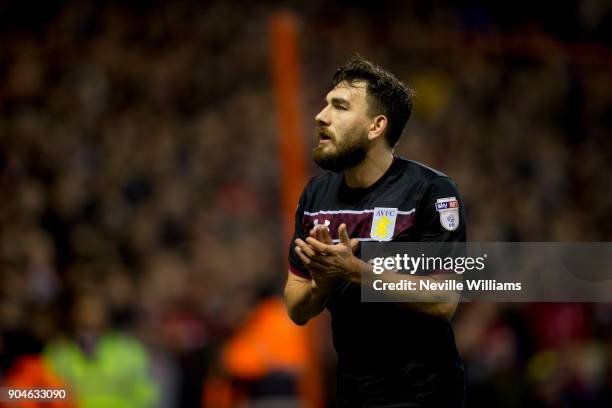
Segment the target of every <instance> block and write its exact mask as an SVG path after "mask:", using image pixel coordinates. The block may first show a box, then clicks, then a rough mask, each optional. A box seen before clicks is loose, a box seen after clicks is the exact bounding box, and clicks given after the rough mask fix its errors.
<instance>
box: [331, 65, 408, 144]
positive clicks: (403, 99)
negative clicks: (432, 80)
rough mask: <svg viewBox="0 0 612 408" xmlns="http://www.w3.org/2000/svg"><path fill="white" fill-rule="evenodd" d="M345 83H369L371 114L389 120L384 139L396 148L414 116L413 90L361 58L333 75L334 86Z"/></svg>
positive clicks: (367, 89) (367, 91) (368, 92)
mask: <svg viewBox="0 0 612 408" xmlns="http://www.w3.org/2000/svg"><path fill="white" fill-rule="evenodd" d="M343 81H346V82H348V83H349V84H353V83H355V82H358V81H365V82H366V83H367V88H366V95H367V96H368V98H369V110H370V113H371V114H374V115H380V114H383V115H385V116H386V117H387V119H388V123H387V129H386V131H385V139H386V140H387V143H388V144H389V146H391V147H393V146H395V145H396V144H397V142H398V140H399V138H400V136H401V135H402V132H403V131H404V127H405V126H406V122H408V119H410V115H411V114H412V99H413V95H414V93H413V91H412V90H411V89H410V88H408V87H407V86H406V85H404V84H403V83H402V82H401V81H400V80H399V79H397V78H396V77H395V76H394V75H393V74H391V73H390V72H387V71H385V70H384V69H382V68H381V67H379V66H377V65H374V64H373V63H371V62H370V61H368V60H366V59H364V58H362V57H361V56H359V55H356V56H355V57H353V58H351V60H350V61H349V62H347V63H346V64H345V65H344V66H342V67H340V68H338V70H337V71H336V73H335V74H334V79H333V84H334V86H336V85H338V84H339V83H341V82H343Z"/></svg>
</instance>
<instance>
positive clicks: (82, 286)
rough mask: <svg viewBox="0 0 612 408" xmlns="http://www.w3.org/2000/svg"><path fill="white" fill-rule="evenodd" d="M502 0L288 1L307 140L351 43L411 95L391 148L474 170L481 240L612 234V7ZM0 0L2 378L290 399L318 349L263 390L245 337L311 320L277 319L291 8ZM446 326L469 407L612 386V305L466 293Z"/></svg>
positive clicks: (174, 397)
mask: <svg viewBox="0 0 612 408" xmlns="http://www.w3.org/2000/svg"><path fill="white" fill-rule="evenodd" d="M253 3H256V2H253ZM438 3H439V4H438ZM350 4H352V3H350ZM504 4H505V2H502V4H501V5H498V6H497V8H493V6H490V5H489V6H486V5H482V4H481V2H478V1H464V2H459V3H458V4H455V3H453V4H452V5H451V4H447V3H446V2H436V6H435V7H434V6H432V5H431V3H430V2H425V1H418V2H414V4H410V5H408V4H405V5H401V6H399V5H393V4H392V2H382V3H380V4H379V5H377V6H376V7H374V6H368V5H366V4H365V3H364V4H358V5H353V8H350V7H349V3H348V2H346V3H345V4H342V3H340V4H338V5H334V6H325V5H323V3H322V2H312V3H311V2H309V3H308V5H296V6H295V11H296V15H297V17H298V19H297V20H298V21H299V24H300V27H299V32H300V52H301V56H302V64H301V67H302V85H303V99H304V106H305V111H304V115H303V123H302V124H301V126H303V128H304V133H305V134H307V135H310V134H311V133H312V125H313V123H314V121H313V119H312V118H314V115H315V114H316V112H318V110H319V109H320V108H321V107H322V103H323V97H324V95H325V93H326V92H327V90H328V89H329V86H330V83H331V76H332V74H333V72H334V70H335V68H336V67H337V66H338V65H340V64H341V63H342V62H344V61H345V60H346V59H347V58H348V57H350V56H351V55H353V54H354V53H355V52H359V53H361V54H362V55H364V56H366V57H369V58H371V59H373V60H375V61H376V62H378V63H380V64H381V65H383V66H384V67H386V68H388V69H389V70H390V71H392V72H394V73H395V74H396V75H397V76H398V77H399V78H400V79H402V80H405V81H406V82H407V83H408V84H409V85H410V86H411V87H412V88H414V89H415V91H416V93H417V97H416V102H415V106H416V108H415V113H414V116H413V118H412V119H411V121H410V122H409V124H408V127H407V130H406V133H405V135H404V138H403V139H402V141H401V143H400V145H399V146H398V149H397V153H399V154H400V155H403V156H405V157H408V158H411V159H415V160H417V161H420V162H423V163H425V164H427V165H429V166H432V167H434V168H438V169H440V170H442V171H444V172H445V173H447V174H449V175H450V176H451V177H452V178H453V179H454V180H455V181H456V182H457V184H458V186H459V189H460V191H461V192H462V195H463V200H464V201H465V203H466V205H467V210H468V220H469V225H468V237H469V239H470V240H471V241H611V240H612V218H611V217H610V214H609V210H610V209H612V194H610V189H611V188H612V178H611V177H610V173H611V170H612V138H610V130H611V129H612V94H611V93H610V92H609V89H612V74H611V72H612V71H611V68H612V51H610V50H609V49H608V48H606V46H608V45H612V32H610V29H609V27H610V24H608V22H609V21H610V20H611V19H612V7H610V6H607V5H606V4H605V2H599V1H595V0H591V1H586V2H580V4H578V2H569V3H568V4H571V5H573V6H570V5H568V4H565V5H564V6H562V7H559V8H558V9H556V10H555V11H554V12H553V11H550V10H549V9H548V8H547V7H544V6H542V5H538V6H537V7H536V8H535V9H534V10H531V9H529V7H528V5H527V3H526V2H524V4H523V6H524V7H510V6H504ZM0 7H2V10H1V13H0V15H1V16H2V17H1V18H0V21H1V24H0V83H1V84H2V86H0V146H1V148H0V188H1V191H2V193H3V194H2V200H1V201H0V378H2V383H5V384H6V383H10V384H39V385H40V384H47V385H48V386H50V385H52V384H66V386H68V387H75V388H78V389H80V390H82V394H83V395H87V396H88V399H87V398H85V397H83V398H85V399H87V401H85V400H83V401H80V402H78V401H79V400H77V399H75V401H77V403H76V404H77V406H78V404H82V406H88V407H98V406H99V407H102V406H103V407H124V406H125V407H178V406H180V407H196V406H219V407H221V406H232V404H234V406H235V403H233V402H231V401H230V400H232V398H234V399H233V401H236V400H240V401H245V400H249V399H251V400H252V399H254V397H253V395H256V394H257V395H260V393H264V394H265V393H266V392H268V393H274V392H278V393H284V394H291V393H294V394H296V393H297V392H298V391H296V385H295V381H294V380H295V378H293V379H292V376H294V377H296V378H297V377H299V376H300V375H301V374H300V372H299V365H300V364H301V363H302V362H303V360H304V355H305V354H304V355H303V353H302V354H299V353H298V354H299V355H289V356H284V355H283V357H282V360H283V364H285V366H287V367H288V366H289V365H291V364H293V365H292V366H291V368H287V370H286V371H287V372H285V373H284V374H283V373H281V374H279V373H276V372H275V373H273V374H274V375H273V376H271V377H270V378H273V379H274V380H275V381H270V382H268V383H266V382H265V381H260V382H259V383H258V384H257V386H254V385H253V384H254V383H255V381H254V378H255V377H257V376H262V375H263V374H262V373H261V372H260V371H261V370H259V368H253V367H254V365H257V363H256V362H254V363H253V365H251V366H248V367H245V366H244V361H245V360H244V359H241V358H238V357H239V356H242V355H245V354H246V355H249V351H248V349H244V348H242V344H241V343H240V341H238V340H237V337H240V336H241V335H244V336H243V337H240V338H248V339H251V338H252V337H250V336H255V335H254V334H252V333H254V332H255V331H257V330H258V331H257V332H258V333H259V332H263V333H265V332H267V331H269V330H268V328H269V327H283V330H285V331H283V334H282V335H279V336H280V337H278V338H277V339H276V340H277V341H278V339H279V338H282V339H288V338H292V339H296V338H298V337H299V336H300V335H301V334H300V333H301V332H295V333H294V332H292V331H291V330H292V329H291V326H288V327H285V326H283V325H284V324H285V323H284V321H282V322H281V321H280V320H278V325H277V326H274V325H273V326H268V325H267V324H272V323H270V322H274V324H277V323H276V322H277V320H276V319H277V317H275V316H276V315H274V313H275V312H276V311H277V310H279V309H278V308H277V306H278V305H277V304H275V303H274V302H272V303H270V299H274V298H273V297H271V296H274V295H278V294H279V293H280V289H281V288H282V286H283V284H284V274H285V271H286V249H285V248H284V247H283V245H284V242H285V237H283V228H282V225H281V224H282V217H281V214H280V203H279V190H280V188H281V187H280V185H279V179H280V178H279V175H278V172H279V164H278V158H277V156H278V153H277V148H276V143H277V137H278V136H277V128H276V123H277V122H276V120H277V118H276V113H275V112H276V111H275V106H274V99H273V92H272V86H273V84H272V81H271V78H270V74H269V71H270V67H269V64H270V53H271V50H270V46H269V44H270V43H269V39H268V34H269V33H268V19H269V17H270V15H271V13H273V12H274V11H275V10H276V6H273V5H272V4H271V3H267V2H262V3H257V4H252V3H250V2H237V3H234V4H231V3H229V2H220V1H213V2H207V3H205V4H204V3H199V2H189V1H180V2H134V3H133V4H132V5H130V6H127V5H124V4H122V3H120V2H108V3H104V4H101V3H97V2H76V1H75V2H67V3H62V2H45V4H44V5H39V4H37V2H31V1H30V2H27V1H26V2H12V1H10V2H5V3H3V4H2V6H0ZM370 7H372V8H370ZM551 7H552V6H551ZM555 7H556V5H555ZM33 9H36V12H35V13H31V11H32V10H33ZM529 50H531V51H529ZM533 50H537V52H533ZM523 51H525V52H523ZM528 51H529V52H528ZM304 144H305V146H306V148H309V147H310V146H311V145H312V142H311V141H310V139H308V140H305V141H304ZM311 170H312V172H313V173H314V172H316V169H315V168H314V167H312V168H311ZM260 306H261V308H260ZM281 309H282V308H281ZM254 311H255V312H257V313H255V314H256V315H257V317H258V318H260V320H258V321H261V322H266V324H263V323H262V324H261V325H258V324H253V319H254V317H253V314H254ZM281 320H282V319H281ZM255 326H256V327H257V329H254V328H253V329H252V330H251V328H252V327H255ZM454 326H455V330H456V337H457V343H458V346H459V348H460V351H461V352H462V355H463V357H464V360H465V364H466V372H467V381H468V384H467V385H468V406H474V407H476V406H489V405H490V404H492V403H495V404H496V405H497V406H499V407H516V406H542V407H574V406H576V407H577V406H580V407H600V406H601V407H603V406H610V405H611V404H612V307H611V306H610V305H608V304H579V303H567V304H552V303H546V304H493V303H491V304H463V305H462V306H461V307H460V309H459V312H458V314H457V316H456V318H455V322H454ZM245 333H247V334H245ZM268 334H270V333H268ZM283 336H286V337H283ZM326 336H327V335H326ZM273 337H274V336H273ZM323 337H324V340H323V341H322V343H323V348H324V349H325V350H324V352H323V356H332V355H333V353H332V352H330V351H329V350H328V349H329V347H330V346H329V341H328V340H329V339H328V338H327V337H325V336H323ZM270 341H273V340H270ZM264 343H265V344H266V345H269V342H264ZM287 344H288V343H287ZM292 344H296V343H292ZM266 345H264V346H262V347H265V346H266ZM275 347H276V346H275ZM300 347H303V348H304V350H305V349H306V348H307V346H304V345H302V346H300ZM228 348H229V349H230V351H228ZM278 348H280V349H282V347H280V346H279V347H276V348H275V350H277V349H278ZM285 348H287V345H286V344H285ZM230 352H233V353H234V354H232V355H231V356H228V353H230ZM242 353H245V354H242ZM280 353H281V354H282V353H283V352H282V350H281V351H280ZM304 353H306V351H304ZM118 356H119V357H118ZM237 356H238V357H237ZM236 362H237V363H236ZM288 362H290V363H291V364H289V363H288ZM324 362H327V363H326V364H324V366H325V367H328V366H329V367H333V364H332V362H329V361H327V357H325V361H324ZM234 363H235V364H234ZM241 364H242V366H241ZM281 365H282V364H281ZM238 366H240V367H238ZM257 367H259V366H257ZM296 367H297V368H298V369H296ZM241 373H243V374H244V373H248V374H244V377H245V378H240V377H241ZM43 374H44V375H43ZM268 374H270V373H268ZM289 374H291V375H289ZM333 375H334V374H333V372H327V371H326V372H325V373H324V375H323V376H324V378H329V379H333ZM28 381H29V382H28ZM330 381H331V380H330ZM330 381H328V382H327V383H330ZM228 384H229V388H230V389H231V390H234V396H233V397H231V396H230V397H228V396H227V395H226V394H224V393H223V392H220V391H219V390H220V389H226V388H227V386H228ZM236 384H238V385H236ZM270 384H275V385H270ZM278 384H286V386H285V387H284V388H283V387H281V388H282V389H281V390H277V389H275V387H277V386H278ZM224 387H225V388H224ZM332 388H333V387H329V389H327V388H326V391H327V392H328V393H331V392H332ZM236 389H239V390H240V392H238V393H237V392H235V390H236ZM88 390H89V391H88ZM262 390H263V391H262ZM228 392H229V393H230V394H231V393H232V391H228ZM235 394H240V395H239V398H238V397H236V396H235ZM228 401H229V402H228ZM284 404H285V405H281V406H285V407H289V406H291V405H290V402H287V401H285V402H284ZM262 406H263V405H262Z"/></svg>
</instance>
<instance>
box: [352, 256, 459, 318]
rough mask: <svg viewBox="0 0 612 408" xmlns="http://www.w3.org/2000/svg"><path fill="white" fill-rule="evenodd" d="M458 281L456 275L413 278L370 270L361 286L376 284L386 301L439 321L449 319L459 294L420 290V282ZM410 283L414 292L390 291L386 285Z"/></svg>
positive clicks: (386, 271)
mask: <svg viewBox="0 0 612 408" xmlns="http://www.w3.org/2000/svg"><path fill="white" fill-rule="evenodd" d="M445 279H448V280H451V279H459V277H458V276H457V275H454V274H453V275H443V276H432V275H430V276H414V275H407V274H399V273H397V272H394V271H389V270H385V271H384V272H383V273H382V274H374V273H373V272H372V269H371V266H370V270H369V271H368V272H366V273H365V274H363V275H362V280H361V284H362V285H368V286H369V287H372V286H373V285H374V283H375V281H378V282H376V288H383V289H382V290H381V292H382V293H384V296H385V298H386V300H388V301H390V302H394V303H397V304H398V305H399V306H401V307H404V308H406V309H410V310H413V311H416V312H421V313H425V314H428V315H431V316H434V317H437V318H441V319H447V320H448V319H450V318H451V317H452V316H453V314H454V313H455V310H456V309H457V303H458V301H459V293H458V292H457V291H455V290H442V289H439V290H421V289H420V288H421V281H426V280H428V281H436V282H440V281H442V280H445ZM406 282H412V284H411V285H412V287H414V288H415V290H390V289H385V288H388V284H395V285H397V284H400V283H406Z"/></svg>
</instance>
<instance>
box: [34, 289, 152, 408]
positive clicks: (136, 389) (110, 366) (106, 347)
mask: <svg viewBox="0 0 612 408" xmlns="http://www.w3.org/2000/svg"><path fill="white" fill-rule="evenodd" d="M67 313H68V315H67V317H68V319H70V320H71V322H70V326H69V332H68V336H66V337H63V338H59V339H56V340H54V341H52V342H50V343H49V344H48V345H47V346H46V348H45V350H44V351H43V354H44V357H45V359H46V361H47V362H48V364H49V366H50V367H51V368H52V369H53V370H54V371H55V372H56V373H57V374H58V375H59V376H60V377H61V378H63V379H64V380H65V381H66V383H67V384H69V386H70V388H71V389H72V392H73V395H72V397H73V398H74V399H75V401H76V404H77V406H82V407H88V408H89V407H91V408H97V407H100V408H101V407H110V408H112V407H116V408H123V407H125V408H128V407H141V408H146V407H153V406H155V403H156V400H157V398H158V395H157V392H158V389H157V387H156V384H155V383H154V382H153V381H152V380H151V378H150V372H149V370H150V362H149V357H148V354H147V352H146V350H145V349H144V348H143V347H142V345H140V344H139V342H138V341H137V340H136V339H135V338H132V337H130V336H128V335H127V334H125V333H118V332H113V331H110V330H108V329H107V323H108V318H109V316H108V311H107V310H106V305H105V303H104V302H103V300H102V298H101V297H100V296H99V295H97V294H95V293H93V292H84V293H79V294H78V295H76V299H75V301H74V303H73V304H71V305H70V308H69V309H68V311H67Z"/></svg>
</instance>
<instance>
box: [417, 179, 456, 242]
mask: <svg viewBox="0 0 612 408" xmlns="http://www.w3.org/2000/svg"><path fill="white" fill-rule="evenodd" d="M419 207H420V208H419V209H420V211H419V213H417V224H418V225H419V231H420V234H419V237H418V241H421V242H465V241H466V236H467V225H466V218H465V205H464V203H463V200H462V199H461V197H460V195H459V191H458V190H457V186H456V185H455V183H454V182H453V181H452V180H451V179H449V178H448V177H438V178H437V179H435V180H434V181H432V183H431V184H430V185H429V187H428V188H427V191H426V192H425V194H424V195H423V199H422V201H421V204H420V206H419Z"/></svg>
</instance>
